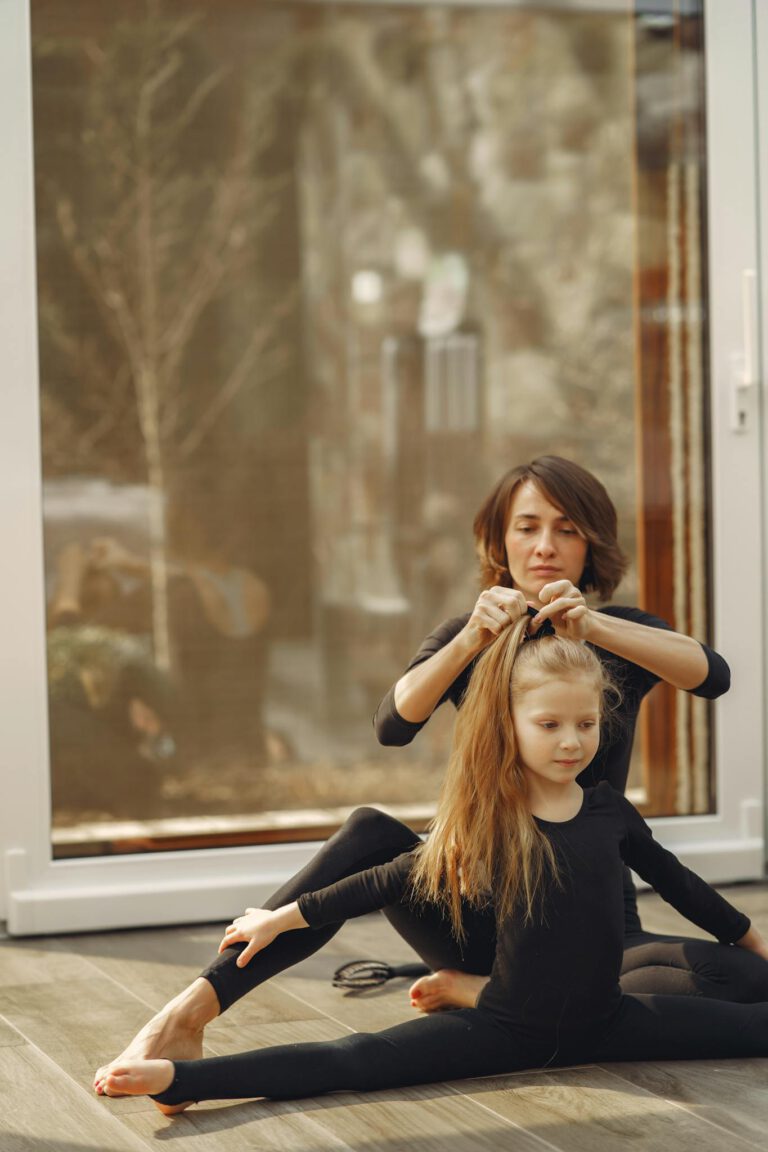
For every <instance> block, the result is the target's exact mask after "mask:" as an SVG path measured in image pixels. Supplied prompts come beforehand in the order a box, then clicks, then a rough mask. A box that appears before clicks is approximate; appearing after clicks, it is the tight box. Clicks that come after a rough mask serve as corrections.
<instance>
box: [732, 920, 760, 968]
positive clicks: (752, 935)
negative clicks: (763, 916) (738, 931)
mask: <svg viewBox="0 0 768 1152" xmlns="http://www.w3.org/2000/svg"><path fill="white" fill-rule="evenodd" d="M736 943H737V944H738V946H739V948H746V949H747V951H748V952H754V953H755V954H756V955H757V956H762V958H763V960H766V961H768V944H766V942H765V940H764V939H763V937H762V936H761V935H760V933H759V932H758V930H757V928H755V927H754V926H752V927H750V929H749V931H748V932H745V934H744V935H743V936H742V937H741V939H740V940H737V941H736Z"/></svg>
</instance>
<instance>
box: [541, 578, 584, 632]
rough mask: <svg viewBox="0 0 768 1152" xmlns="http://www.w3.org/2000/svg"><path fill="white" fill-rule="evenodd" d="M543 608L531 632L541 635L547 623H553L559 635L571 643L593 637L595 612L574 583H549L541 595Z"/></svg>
mask: <svg viewBox="0 0 768 1152" xmlns="http://www.w3.org/2000/svg"><path fill="white" fill-rule="evenodd" d="M539 602H540V603H541V604H543V605H544V607H542V608H540V609H539V612H538V613H537V615H536V616H535V617H534V618H533V620H532V621H531V632H532V633H535V632H538V630H539V628H540V627H541V625H542V624H543V622H544V621H545V620H551V621H552V626H553V628H554V629H555V632H556V633H557V635H558V636H562V637H563V638H564V639H567V640H586V639H587V636H588V635H589V630H590V623H591V619H592V610H591V609H590V608H588V607H587V602H586V600H585V599H584V594H583V593H582V592H581V591H580V589H578V588H577V587H576V585H575V584H572V583H571V581H570V580H555V581H554V582H553V583H552V584H545V585H544V587H543V588H542V589H541V591H540V592H539Z"/></svg>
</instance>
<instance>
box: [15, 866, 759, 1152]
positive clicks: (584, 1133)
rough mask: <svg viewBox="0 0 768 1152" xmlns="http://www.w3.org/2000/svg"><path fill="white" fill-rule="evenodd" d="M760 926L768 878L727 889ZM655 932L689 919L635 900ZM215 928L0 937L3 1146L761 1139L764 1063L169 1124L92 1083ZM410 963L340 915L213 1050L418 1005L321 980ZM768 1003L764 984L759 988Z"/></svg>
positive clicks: (127, 1151)
mask: <svg viewBox="0 0 768 1152" xmlns="http://www.w3.org/2000/svg"><path fill="white" fill-rule="evenodd" d="M729 895H730V897H731V899H732V900H733V901H734V902H735V903H736V904H737V905H738V906H739V907H741V908H743V909H744V910H745V911H746V912H747V913H748V914H750V915H751V916H752V917H753V919H754V921H755V923H756V924H757V925H758V926H759V927H760V928H761V929H762V930H763V931H764V932H765V933H766V934H768V886H766V885H759V886H742V887H739V888H735V889H731V890H730V892H729ZM641 915H642V918H643V921H644V923H645V925H646V926H647V927H648V928H649V929H652V930H656V931H664V932H674V931H679V930H680V929H681V925H682V921H680V920H679V918H678V917H677V916H676V914H675V913H674V912H673V911H672V910H671V909H669V908H668V907H667V906H666V905H663V904H662V903H661V901H659V900H658V898H657V897H655V896H643V897H641ZM219 936H220V932H219V928H218V926H204V927H199V926H196V927H188V928H168V929H161V930H151V931H130V932H112V933H104V934H99V935H88V936H69V937H56V938H47V939H36V940H22V941H18V940H10V939H7V938H5V939H2V940H0V1100H2V1105H1V1106H0V1150H1V1152H42V1150H49V1149H50V1150H51V1152H86V1150H88V1152H92V1150H93V1149H98V1150H103V1152H106V1150H110V1152H146V1150H147V1149H158V1148H160V1147H162V1146H163V1145H165V1146H166V1147H167V1148H169V1149H174V1148H178V1149H183V1150H184V1152H188V1150H189V1152H220V1150H221V1152H241V1150H245V1149H249V1150H250V1149H267V1150H272V1149H274V1150H280V1152H292V1150H294V1149H295V1150H297V1152H298V1150H301V1152H325V1150H328V1152H339V1150H343V1149H364V1150H365V1152H398V1150H400V1149H410V1150H418V1152H431V1150H434V1152H505V1150H507V1149H510V1150H511V1149H514V1150H515V1152H543V1150H545V1149H561V1150H562V1152H616V1150H618V1149H624V1148H631V1149H632V1150H633V1152H648V1150H650V1149H654V1150H657V1149H667V1148H672V1149H674V1150H675V1152H688V1150H690V1152H722V1150H723V1149H726V1148H727V1149H728V1150H729V1152H739V1150H741V1149H743V1150H745V1152H746V1150H747V1149H750V1148H761V1149H764V1148H765V1147H766V1132H767V1131H768V1059H764V1060H763V1059H761V1060H745V1061H730V1062H729V1061H705V1062H700V1063H697V1062H690V1063H687V1062H686V1063H683V1062H679V1063H667V1064H615V1065H611V1066H605V1067H595V1066H589V1067H582V1068H574V1069H565V1070H562V1071H553V1072H541V1073H526V1074H521V1075H510V1076H500V1077H494V1078H491V1079H483V1080H473V1081H465V1082H460V1083H452V1084H435V1085H430V1086H428V1087H423V1088H409V1089H402V1090H399V1091H392V1092H383V1093H378V1094H371V1095H368V1096H354V1095H352V1094H343V1095H334V1096H327V1097H323V1098H320V1099H315V1100H305V1101H298V1102H290V1103H286V1102H282V1103H269V1102H264V1101H252V1102H247V1103H226V1104H202V1105H198V1106H197V1107H195V1108H192V1109H190V1111H189V1112H187V1113H184V1114H183V1115H181V1116H178V1117H176V1118H175V1119H167V1118H165V1117H163V1116H161V1115H160V1113H159V1112H158V1111H157V1110H156V1109H155V1108H154V1107H153V1105H152V1103H151V1101H148V1100H146V1099H143V1098H133V1099H123V1100H114V1101H108V1100H106V1099H99V1098H97V1097H96V1096H94V1095H93V1093H92V1091H91V1089H90V1083H91V1076H92V1073H93V1070H94V1069H95V1068H96V1066H97V1065H98V1064H99V1063H101V1062H102V1061H104V1060H105V1059H107V1058H108V1057H111V1056H113V1055H115V1054H116V1053H117V1051H118V1049H119V1047H120V1046H121V1045H122V1043H124V1042H125V1041H126V1040H128V1039H129V1038H130V1036H131V1035H133V1033H134V1032H135V1031H136V1030H137V1029H138V1027H139V1026H140V1025H141V1024H142V1023H143V1022H144V1021H145V1019H146V1018H147V1016H148V1015H149V1014H150V1013H151V1012H152V1011H153V1010H154V1009H156V1008H157V1007H159V1005H160V1004H161V1003H163V1002H164V1001H165V1000H166V999H168V998H169V997H170V996H171V995H172V994H174V993H175V992H176V991H178V990H179V989H180V988H181V987H182V986H183V985H184V984H185V983H187V982H188V981H189V979H191V978H192V977H193V976H195V975H196V974H197V973H198V971H199V969H200V967H201V966H202V965H203V964H204V962H205V961H206V960H207V959H208V958H209V957H210V955H211V953H212V950H213V948H214V946H215V945H216V943H217V942H218V939H219ZM363 956H365V957H379V958H382V959H386V960H389V961H390V962H396V961H399V960H403V961H405V960H408V959H412V956H411V954H410V952H409V949H408V948H407V946H406V945H404V944H403V942H402V941H400V940H399V939H398V938H397V937H396V936H395V935H394V933H393V932H392V930H391V929H390V928H389V927H388V925H387V924H386V922H385V921H384V920H383V919H381V918H380V917H368V918H366V919H365V920H362V921H358V922H356V923H354V924H350V925H347V926H346V927H345V928H344V929H343V930H342V932H341V933H340V934H339V935H338V936H337V937H336V939H335V940H334V941H333V942H332V943H331V944H330V945H329V946H328V947H327V948H326V949H325V950H324V951H323V952H322V953H320V954H319V955H317V956H315V957H313V958H312V959H311V960H308V961H307V962H305V963H304V964H302V965H301V966H300V967H298V968H295V969H293V970H292V971H291V972H289V973H287V974H284V975H282V976H280V977H278V978H277V979H276V980H274V981H273V982H272V983H271V984H270V985H268V986H265V987H263V988H261V989H259V990H257V991H256V992H255V993H254V994H253V995H252V996H251V997H250V998H248V999H247V1000H244V1001H241V1002H240V1003H239V1004H237V1005H236V1006H235V1007H234V1008H233V1009H232V1010H231V1011H230V1012H228V1013H227V1014H226V1016H225V1017H222V1019H221V1020H217V1021H216V1022H215V1023H214V1024H213V1025H212V1026H211V1027H210V1029H209V1045H210V1047H209V1051H210V1053H211V1054H214V1053H217V1054H218V1053H226V1052H235V1051H238V1050H241V1049H244V1048H254V1047H257V1046H259V1045H268V1044H275V1043H283V1042H286V1041H296V1040H320V1039H325V1038H330V1037H336V1036H340V1035H343V1034H345V1033H346V1032H348V1031H350V1030H358V1029H359V1030H364V1029H367V1030H375V1029H377V1028H380V1027H386V1026H387V1025H389V1024H393V1023H395V1022H397V1021H400V1020H405V1019H409V1018H411V1015H412V1014H411V1010H410V1009H409V1007H408V1005H407V998H406V995H405V991H406V987H407V983H406V982H405V981H402V980H399V981H393V982H392V983H390V984H389V985H387V986H385V987H384V988H382V989H379V990H376V991H374V992H369V993H366V994H365V995H364V996H349V995H346V996H345V995H343V994H342V993H341V992H338V991H336V990H334V989H333V988H332V987H331V985H330V982H329V976H330V973H331V972H332V970H333V968H334V967H336V966H337V965H338V964H340V963H342V962H343V961H345V960H349V959H357V958H359V957H363ZM766 998H767V999H768V990H767V994H766Z"/></svg>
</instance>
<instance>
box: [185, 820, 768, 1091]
mask: <svg viewBox="0 0 768 1152" xmlns="http://www.w3.org/2000/svg"><path fill="white" fill-rule="evenodd" d="M418 842H419V841H418V837H417V836H416V833H415V832H413V831H412V829H410V828H408V827H407V826H406V825H405V824H401V823H400V821H399V820H395V819H394V818H393V817H391V816H387V815H386V814H385V813H383V812H379V811H378V810H377V809H375V808H358V809H357V811H355V812H353V813H352V815H351V816H350V817H349V819H348V820H347V821H346V823H345V824H344V825H343V826H342V827H341V828H340V829H339V831H338V832H337V833H336V834H335V835H334V836H332V837H331V838H330V840H328V841H327V842H326V843H325V844H324V845H323V847H322V848H321V849H320V851H319V852H318V853H317V854H316V855H315V856H314V857H313V859H312V860H310V862H309V863H308V864H307V866H306V867H305V868H303V869H302V870H301V872H299V873H298V874H297V875H296V876H294V877H293V878H292V879H291V880H289V881H288V883H287V884H285V885H283V887H282V888H281V889H280V890H279V891H278V892H276V893H275V894H274V895H273V896H272V897H271V898H270V899H269V900H268V901H267V902H266V904H265V907H267V908H280V907H281V906H282V905H284V904H289V903H291V901H293V900H296V899H297V898H298V897H299V896H301V895H302V894H303V893H304V892H313V891H316V890H317V889H319V888H324V887H326V886H327V885H328V884H333V883H335V881H337V880H340V879H341V878H342V877H344V876H350V875H352V874H353V873H355V872H360V871H362V870H363V869H364V868H370V867H372V866H373V865H375V864H385V863H386V862H387V861H388V860H393V859H394V858H395V856H399V855H400V854H401V853H402V852H408V851H410V849H411V848H413V847H414V845H416V844H417V843H418ZM384 914H385V916H386V917H387V919H388V920H389V921H390V923H391V924H392V925H393V927H394V928H395V929H396V931H397V932H399V934H400V935H401V936H402V937H403V938H404V939H405V940H407V942H408V943H409V944H410V945H411V947H412V948H413V949H414V951H415V952H417V953H418V955H419V956H421V958H422V960H424V962H425V963H426V964H427V965H428V966H429V968H431V969H432V970H433V971H434V970H437V969H439V968H455V969H458V970H460V971H463V972H470V973H474V974H476V975H483V976H486V975H488V974H489V973H490V971H491V968H492V966H493V960H494V954H495V949H496V926H495V921H494V918H493V915H492V914H489V913H482V912H477V911H474V910H473V909H469V908H467V909H466V912H465V925H466V941H467V943H466V945H465V946H464V947H463V948H462V947H460V946H459V944H458V943H457V941H456V940H455V938H454V936H453V935H452V933H451V930H450V925H449V923H448V921H447V920H446V919H445V918H444V917H443V916H442V914H441V913H440V912H439V911H438V910H437V909H435V908H424V907H419V908H414V907H412V906H411V905H410V904H407V903H403V904H396V905H393V906H392V907H390V908H387V909H385V912H384ZM340 927H341V925H340V924H334V925H329V926H327V927H325V928H321V929H315V930H310V931H307V930H306V929H303V930H300V931H297V932H286V933H284V934H283V935H281V936H279V937H278V938H277V939H276V940H275V941H274V942H273V943H272V944H270V946H269V947H268V948H265V949H264V951H263V952H259V953H257V955H256V956H254V957H253V959H252V960H251V961H250V963H249V964H248V965H247V966H246V967H245V968H238V967H237V966H236V964H235V960H236V959H237V956H238V954H239V953H240V952H241V951H242V949H243V947H244V945H242V944H238V945H235V946H233V947H232V948H228V949H227V950H226V951H225V952H223V953H221V955H220V956H218V957H217V958H216V959H215V960H214V961H213V963H212V964H211V965H210V967H208V968H207V969H206V970H205V971H204V972H203V973H202V975H203V976H204V977H205V978H206V979H207V980H209V981H210V983H211V984H212V985H213V988H214V990H215V992H216V995H217V997H218V1000H219V1005H220V1008H221V1011H222V1012H224V1011H225V1010H226V1009H227V1008H229V1007H230V1005H231V1004H233V1003H234V1002H235V1001H236V1000H239V999H240V997H241V996H244V995H245V994H246V993H247V992H249V991H250V990H251V989H252V988H255V987H256V986H257V985H259V984H262V983H263V982H264V981H265V980H268V979H270V977H272V976H274V975H276V974H277V973H278V972H282V971H284V970H285V969H286V968H289V967H291V966H292V965H293V964H298V963H299V961H301V960H304V959H306V957H307V956H310V955H311V954H312V953H313V952H316V951H317V950H318V949H319V948H322V947H323V945H324V944H325V943H326V942H327V941H328V940H330V939H331V937H332V936H333V935H334V934H335V933H336V932H337V931H338V930H339V928H340ZM630 927H631V932H630V934H628V935H627V936H626V939H625V952H624V963H623V967H622V977H621V986H622V990H623V991H624V992H625V993H632V994H637V993H641V994H644V995H653V994H656V995H664V996H696V997H706V998H707V999H713V1000H724V1001H731V1002H734V1003H742V1004H752V1003H757V1002H759V1001H763V1000H766V1001H768V961H765V960H763V959H761V958H760V957H759V956H756V955H755V954H754V953H753V952H747V951H745V950H744V949H742V948H733V947H730V946H728V945H725V944H716V943H715V942H714V941H708V940H695V939H689V938H686V937H679V936H655V935H653V934H651V933H650V932H643V930H642V928H641V926H640V921H639V919H636V922H632V921H631V922H630ZM476 1075H479V1073H476Z"/></svg>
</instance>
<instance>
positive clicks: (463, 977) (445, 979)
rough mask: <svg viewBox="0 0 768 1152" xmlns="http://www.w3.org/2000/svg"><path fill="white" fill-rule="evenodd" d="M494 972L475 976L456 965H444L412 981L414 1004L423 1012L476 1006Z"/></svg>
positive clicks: (411, 995) (411, 991) (413, 1005)
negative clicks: (459, 970)
mask: <svg viewBox="0 0 768 1152" xmlns="http://www.w3.org/2000/svg"><path fill="white" fill-rule="evenodd" d="M489 980H490V976H473V975H471V974H470V973H469V972H457V971H456V970H455V969H454V968H441V969H439V971H437V972H433V973H432V975H431V976H422V977H420V979H418V980H417V981H416V983H415V984H412V985H411V988H410V992H409V995H410V997H411V1007H412V1008H418V1010H419V1011H420V1012H441V1011H442V1010H443V1009H444V1008H474V1007H475V1004H477V998H478V996H479V995H480V993H481V992H482V990H483V988H484V987H485V986H486V984H487V983H488V981H489Z"/></svg>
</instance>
